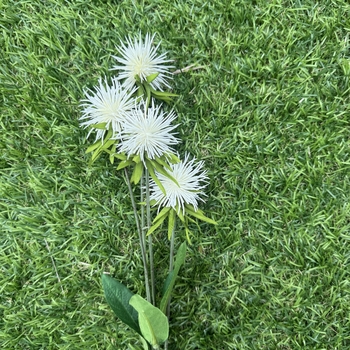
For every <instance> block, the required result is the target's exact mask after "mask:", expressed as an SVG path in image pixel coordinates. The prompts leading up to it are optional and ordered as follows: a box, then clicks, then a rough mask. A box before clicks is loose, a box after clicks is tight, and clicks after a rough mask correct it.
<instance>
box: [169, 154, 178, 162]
mask: <svg viewBox="0 0 350 350" xmlns="http://www.w3.org/2000/svg"><path fill="white" fill-rule="evenodd" d="M168 155H169V156H170V163H172V164H178V163H180V158H179V157H177V156H176V155H175V154H173V153H169V154H168Z"/></svg>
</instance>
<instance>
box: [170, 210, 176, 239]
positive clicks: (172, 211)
mask: <svg viewBox="0 0 350 350" xmlns="http://www.w3.org/2000/svg"><path fill="white" fill-rule="evenodd" d="M175 218H176V212H175V210H174V209H172V210H171V211H170V213H169V219H168V239H169V240H170V239H171V236H172V234H173V231H174V227H175Z"/></svg>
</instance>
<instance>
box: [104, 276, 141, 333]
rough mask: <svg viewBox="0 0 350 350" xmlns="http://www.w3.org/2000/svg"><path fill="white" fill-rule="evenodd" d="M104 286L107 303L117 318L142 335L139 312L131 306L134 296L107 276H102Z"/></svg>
mask: <svg viewBox="0 0 350 350" xmlns="http://www.w3.org/2000/svg"><path fill="white" fill-rule="evenodd" d="M102 286H103V290H104V293H105V297H106V300H107V303H108V304H109V306H110V307H111V308H112V310H113V311H114V313H115V314H116V316H117V317H118V318H119V319H120V320H121V321H123V322H124V323H126V324H127V325H128V326H129V327H131V328H132V329H134V330H135V331H136V332H137V333H139V334H141V330H140V327H139V324H138V314H137V311H136V310H135V309H134V308H133V307H132V306H130V304H129V301H130V299H131V298H132V296H133V295H134V294H133V293H132V292H131V291H130V290H129V289H128V288H127V287H125V286H124V285H123V284H121V283H120V282H118V281H117V280H116V279H114V278H112V277H110V276H108V275H105V274H103V275H102Z"/></svg>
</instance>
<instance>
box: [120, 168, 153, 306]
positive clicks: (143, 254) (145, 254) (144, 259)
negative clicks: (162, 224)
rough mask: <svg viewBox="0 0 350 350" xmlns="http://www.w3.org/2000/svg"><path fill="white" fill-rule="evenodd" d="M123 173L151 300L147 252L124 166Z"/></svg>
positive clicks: (148, 297)
mask: <svg viewBox="0 0 350 350" xmlns="http://www.w3.org/2000/svg"><path fill="white" fill-rule="evenodd" d="M124 173H125V179H126V183H127V185H128V188H129V193H130V198H131V204H132V208H133V210H134V215H135V221H136V226H137V231H138V234H139V240H140V247H141V255H142V262H143V271H144V274H145V288H146V297H147V300H148V301H149V302H151V293H150V289H149V277H148V263H147V253H146V249H145V245H144V243H143V236H142V229H141V226H140V219H139V216H138V214H137V208H136V203H135V198H134V192H133V191H132V188H131V183H130V179H129V175H128V172H127V170H126V168H124ZM141 193H142V190H141Z"/></svg>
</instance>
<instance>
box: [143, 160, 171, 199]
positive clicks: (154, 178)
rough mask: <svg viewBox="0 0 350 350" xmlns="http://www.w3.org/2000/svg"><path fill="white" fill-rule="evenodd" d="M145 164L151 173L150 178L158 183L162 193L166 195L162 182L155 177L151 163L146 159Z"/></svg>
mask: <svg viewBox="0 0 350 350" xmlns="http://www.w3.org/2000/svg"><path fill="white" fill-rule="evenodd" d="M146 166H147V170H148V171H149V174H150V175H151V178H152V179H153V181H154V182H155V183H156V184H157V185H158V187H159V188H160V190H161V191H162V192H163V194H164V195H166V192H165V188H164V186H163V185H162V183H161V182H160V181H159V179H158V178H157V176H156V174H155V172H154V168H153V165H152V163H151V162H150V161H149V160H148V159H146Z"/></svg>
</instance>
